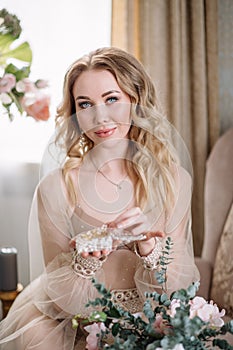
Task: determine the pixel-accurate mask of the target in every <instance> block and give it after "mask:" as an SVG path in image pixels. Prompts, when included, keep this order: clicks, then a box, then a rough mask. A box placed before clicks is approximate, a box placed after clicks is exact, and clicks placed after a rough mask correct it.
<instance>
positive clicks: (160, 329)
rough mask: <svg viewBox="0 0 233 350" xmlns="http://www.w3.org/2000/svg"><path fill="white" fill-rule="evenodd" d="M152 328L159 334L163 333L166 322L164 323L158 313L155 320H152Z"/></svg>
mask: <svg viewBox="0 0 233 350" xmlns="http://www.w3.org/2000/svg"><path fill="white" fill-rule="evenodd" d="M154 328H155V330H156V332H158V333H160V334H165V330H166V328H167V326H166V324H165V323H164V320H163V318H162V316H161V315H160V314H157V315H156V318H155V322H154Z"/></svg>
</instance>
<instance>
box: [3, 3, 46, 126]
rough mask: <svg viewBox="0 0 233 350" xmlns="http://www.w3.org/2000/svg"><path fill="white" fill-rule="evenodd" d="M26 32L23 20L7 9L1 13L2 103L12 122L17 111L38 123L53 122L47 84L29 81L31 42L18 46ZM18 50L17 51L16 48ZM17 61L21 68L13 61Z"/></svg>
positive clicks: (43, 81) (40, 80) (41, 81)
mask: <svg viewBox="0 0 233 350" xmlns="http://www.w3.org/2000/svg"><path fill="white" fill-rule="evenodd" d="M21 32H22V28H21V26H20V21H19V19H18V18H17V17H16V16H15V15H12V14H10V13H9V12H8V11H7V10H6V9H2V10H1V11H0V103H1V104H2V106H3V108H4V109H5V111H6V114H7V115H8V117H9V119H10V120H13V118H14V114H13V109H14V108H15V107H16V110H18V112H19V113H20V114H25V115H27V116H31V117H33V118H35V119H36V120H47V119H48V118H49V116H50V115H49V104H50V97H49V96H48V94H47V92H46V90H45V89H46V88H47V87H48V83H47V81H45V80H43V79H38V80H37V81H35V82H33V81H31V80H30V79H29V75H30V67H31V63H32V50H31V47H30V45H29V43H28V42H23V43H22V44H20V45H17V41H18V39H19V37H20V34H21ZM12 46H14V48H13V47H12ZM12 59H13V60H16V61H17V62H19V63H20V65H21V68H19V67H18V66H16V65H15V64H13V63H8V62H9V60H12Z"/></svg>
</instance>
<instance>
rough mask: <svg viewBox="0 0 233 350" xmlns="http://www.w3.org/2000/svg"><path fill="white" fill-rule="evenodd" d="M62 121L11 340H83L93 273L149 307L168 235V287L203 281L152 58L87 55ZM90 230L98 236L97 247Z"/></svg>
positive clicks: (36, 213) (74, 72) (80, 343)
mask: <svg viewBox="0 0 233 350" xmlns="http://www.w3.org/2000/svg"><path fill="white" fill-rule="evenodd" d="M56 122H57V128H56V135H55V147H54V148H53V150H56V151H57V150H59V152H60V153H59V152H55V153H56V155H57V157H58V160H59V161H58V162H57V164H56V166H55V167H54V168H55V169H53V170H51V171H49V172H48V171H47V173H46V174H45V172H44V173H43V177H42V179H41V181H40V183H39V185H38V187H37V189H36V193H35V197H34V200H33V205H32V210H31V216H30V223H29V234H30V235H29V244H30V263H31V276H32V282H31V283H30V285H29V286H28V287H27V288H25V290H24V291H23V292H22V293H21V294H20V295H19V296H18V297H17V299H16V300H15V302H14V304H13V306H12V308H11V310H10V312H9V314H8V316H7V317H6V319H5V320H3V321H2V322H1V326H0V344H1V345H0V346H1V349H17V350H21V349H24V350H25V349H27V350H29V349H37V350H42V349H52V348H55V349H67V350H71V349H85V335H84V333H83V332H82V329H78V330H73V329H72V325H71V319H72V317H73V315H75V314H80V317H83V318H85V317H87V316H88V315H89V313H90V312H91V310H90V308H87V307H86V306H85V304H86V303H87V302H88V300H93V299H94V298H95V297H96V296H97V294H98V293H97V291H96V289H95V287H94V286H93V284H92V282H91V278H92V277H95V278H96V279H97V280H98V281H99V282H102V283H104V284H105V286H106V287H107V288H109V289H110V290H111V291H112V297H113V299H114V300H115V301H116V302H117V303H119V304H121V306H123V307H125V308H126V309H127V310H129V311H131V312H138V311H140V310H141V308H142V304H143V299H144V292H145V291H154V290H157V291H160V290H161V286H160V285H159V283H158V282H157V280H156V278H155V271H156V270H157V269H159V257H160V254H161V250H162V248H163V244H164V241H165V239H166V237H167V236H170V237H171V238H172V241H173V249H172V256H171V257H172V262H171V264H170V265H169V266H168V272H167V275H168V282H167V288H168V293H170V292H172V291H174V290H175V289H177V288H185V287H188V285H189V284H191V283H192V282H193V281H196V280H198V279H199V274H198V271H197V269H196V266H195V264H194V259H193V249H192V233H191V209H190V205H191V192H192V182H191V176H190V174H189V172H188V170H189V169H185V168H184V167H183V166H181V165H180V162H179V161H178V158H177V155H176V152H175V147H174V145H173V144H172V142H171V139H173V137H174V135H176V134H175V131H174V130H173V129H172V127H171V126H170V124H169V123H168V122H167V120H166V118H165V117H164V116H163V114H162V113H161V111H160V107H159V103H158V100H157V96H156V92H155V88H154V85H153V83H152V81H151V79H150V77H149V76H148V75H147V73H146V72H145V69H144V68H143V67H142V65H141V64H140V63H139V62H138V61H137V60H136V59H135V58H134V57H133V56H131V55H130V54H128V53H126V52H124V51H122V50H120V49H117V48H103V49H98V50H96V51H94V52H92V53H90V54H89V55H86V56H84V57H82V58H81V59H79V60H77V61H76V62H74V64H73V65H72V66H71V67H70V68H69V70H68V71H67V74H66V76H65V81H64V97H63V101H62V103H61V105H60V106H59V108H58V111H57V117H56ZM53 146H54V145H53ZM175 146H177V143H176V144H175ZM50 147H52V145H49V146H48V150H47V153H46V156H45V159H44V163H46V164H47V165H48V163H49V161H48V159H49V157H50V156H51V152H52V153H54V152H53V150H52V149H51V148H50ZM52 156H53V158H54V154H53V155H52ZM51 159H52V157H51V158H50V160H51ZM43 171H44V168H43ZM83 233H84V234H83ZM86 235H89V237H90V235H91V238H93V240H92V241H90V246H91V247H89V248H88V249H87V247H86V244H85V242H86V240H85V238H86V237H87V236H86ZM97 238H98V239H97ZM41 262H42V263H41Z"/></svg>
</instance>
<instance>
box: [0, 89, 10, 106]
mask: <svg viewBox="0 0 233 350" xmlns="http://www.w3.org/2000/svg"><path fill="white" fill-rule="evenodd" d="M0 101H1V102H2V103H4V104H6V105H8V104H10V103H11V101H12V99H11V97H10V96H9V95H8V94H7V93H6V92H3V93H1V94H0Z"/></svg>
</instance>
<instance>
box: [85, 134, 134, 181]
mask: <svg viewBox="0 0 233 350" xmlns="http://www.w3.org/2000/svg"><path fill="white" fill-rule="evenodd" d="M127 154H128V140H122V142H121V143H120V144H119V143H118V144H117V145H116V146H115V147H112V148H111V149H109V147H105V145H97V146H96V147H94V148H93V149H92V150H91V151H90V152H89V156H90V159H91V160H92V163H93V162H94V165H95V167H96V168H97V169H101V171H103V172H106V173H111V172H114V173H118V175H119V173H125V163H126V159H127V158H128V156H127Z"/></svg>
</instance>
